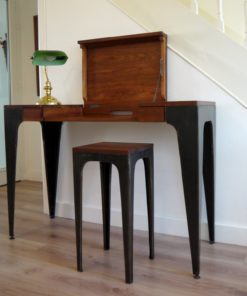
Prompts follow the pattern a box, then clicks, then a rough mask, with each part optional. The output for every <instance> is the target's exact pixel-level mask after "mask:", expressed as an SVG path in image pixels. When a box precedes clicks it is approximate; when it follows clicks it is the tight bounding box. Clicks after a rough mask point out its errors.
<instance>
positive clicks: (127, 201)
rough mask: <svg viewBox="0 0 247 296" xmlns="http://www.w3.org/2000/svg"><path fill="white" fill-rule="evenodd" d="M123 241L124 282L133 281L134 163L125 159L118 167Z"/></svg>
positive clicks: (129, 282)
mask: <svg viewBox="0 0 247 296" xmlns="http://www.w3.org/2000/svg"><path fill="white" fill-rule="evenodd" d="M119 178H120V190H121V204H122V224H123V242H124V263H125V282H126V283H128V284H131V283H132V282H133V203H134V199H133V189H134V165H133V164H132V163H131V161H128V159H126V162H125V163H124V164H123V165H121V166H120V167H119Z"/></svg>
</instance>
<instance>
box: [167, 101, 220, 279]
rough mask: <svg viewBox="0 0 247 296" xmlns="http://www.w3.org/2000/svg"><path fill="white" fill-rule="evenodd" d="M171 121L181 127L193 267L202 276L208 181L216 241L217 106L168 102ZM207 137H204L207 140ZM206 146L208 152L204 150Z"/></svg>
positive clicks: (178, 131)
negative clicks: (202, 226)
mask: <svg viewBox="0 0 247 296" xmlns="http://www.w3.org/2000/svg"><path fill="white" fill-rule="evenodd" d="M166 116H167V122H168V123H170V124H172V125H173V126H174V127H175V128H176V130H177V136H178V145H179V152H180V159H181V168H182V178H183V187H184V196H185V206H186V214H187V221H188V230H189V240H190V249H191V258H192V270H193V275H194V277H195V278H199V277H200V276H199V275H200V244H199V239H200V225H199V223H200V201H201V196H202V186H203V180H202V172H203V176H204V181H205V193H206V204H207V213H208V219H209V221H208V224H209V230H210V231H209V232H210V241H211V242H212V241H214V164H213V162H214V158H213V153H214V151H213V145H214V144H213V127H214V125H215V107H214V106H203V105H202V106H196V105H195V106H168V107H167V109H166ZM203 138H204V140H203ZM203 148H204V153H203Z"/></svg>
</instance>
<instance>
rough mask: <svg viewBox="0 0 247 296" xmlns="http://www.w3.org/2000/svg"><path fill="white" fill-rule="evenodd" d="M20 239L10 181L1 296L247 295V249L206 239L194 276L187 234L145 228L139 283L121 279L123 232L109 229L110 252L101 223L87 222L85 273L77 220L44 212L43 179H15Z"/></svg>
mask: <svg viewBox="0 0 247 296" xmlns="http://www.w3.org/2000/svg"><path fill="white" fill-rule="evenodd" d="M16 197H17V198H16V239H15V240H9V239H8V225H7V203H6V187H1V188H0V296H9V295H11V296H29V295H30V296H31V295H32V296H34V295H35V296H36V295H37V296H39V295H42V296H45V295H52V296H58V295H59V296H77V295H78V296H79V295H85V296H91V295H130V296H134V295H140V296H147V295H148V296H156V295H162V296H163V295H164V296H170V295H172V296H176V295H179V296H184V295H189V296H193V295H196V296H198V295H200V296H203V295H210V296H212V295H217V296H221V295H222V296H223V295H224V296H227V295H231V296H233V295H239V296H240V295H241V296H243V295H247V248H244V247H237V246H230V245H223V244H215V245H209V244H207V243H206V242H202V250H201V253H202V254H201V265H202V266H201V271H202V272H201V279H200V280H195V279H193V278H192V275H191V262H190V254H189V244H188V240H187V239H184V238H177V237H171V236H165V235H158V234H157V235H156V241H155V247H156V258H155V260H153V261H152V260H149V259H148V242H147V233H146V232H141V231H136V232H135V237H134V241H135V242H134V283H133V284H131V285H128V284H125V283H124V264H123V250H122V232H121V229H120V228H116V227H112V232H111V250H110V251H104V250H103V248H102V229H101V225H97V224H91V223H84V225H83V227H84V251H83V253H84V272H82V273H79V272H77V271H76V256H75V234H74V221H72V220H68V219H62V218H56V219H53V220H50V219H49V218H48V216H46V215H44V214H43V213H42V187H41V184H40V183H35V182H20V183H17V192H16Z"/></svg>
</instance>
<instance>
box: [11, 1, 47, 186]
mask: <svg viewBox="0 0 247 296" xmlns="http://www.w3.org/2000/svg"><path fill="white" fill-rule="evenodd" d="M37 12H38V9H37V0H25V1H22V0H11V1H9V15H10V52H11V65H10V66H11V103H12V104H17V105H18V104H35V103H36V101H37V94H36V76H35V75H36V74H35V67H34V66H33V65H32V63H31V60H30V57H31V56H32V53H33V52H34V27H33V16H34V15H37ZM19 144H20V145H18V149H19V151H18V162H17V166H18V178H20V179H26V180H37V181H40V180H42V168H41V157H40V155H41V134H40V126H39V124H38V123H36V124H33V123H32V124H30V123H23V124H22V125H21V126H20V132H19Z"/></svg>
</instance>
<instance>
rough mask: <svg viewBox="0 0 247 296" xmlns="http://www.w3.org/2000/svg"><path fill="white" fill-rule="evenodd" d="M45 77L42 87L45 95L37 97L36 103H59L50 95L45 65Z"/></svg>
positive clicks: (50, 88) (49, 84)
mask: <svg viewBox="0 0 247 296" xmlns="http://www.w3.org/2000/svg"><path fill="white" fill-rule="evenodd" d="M45 77H46V83H45V87H44V90H45V96H44V97H42V98H41V99H39V100H38V102H37V103H36V105H61V103H60V102H59V101H58V100H57V99H56V98H54V97H53V96H52V95H51V90H52V86H51V82H50V80H49V78H48V75H47V70H46V67H45Z"/></svg>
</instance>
